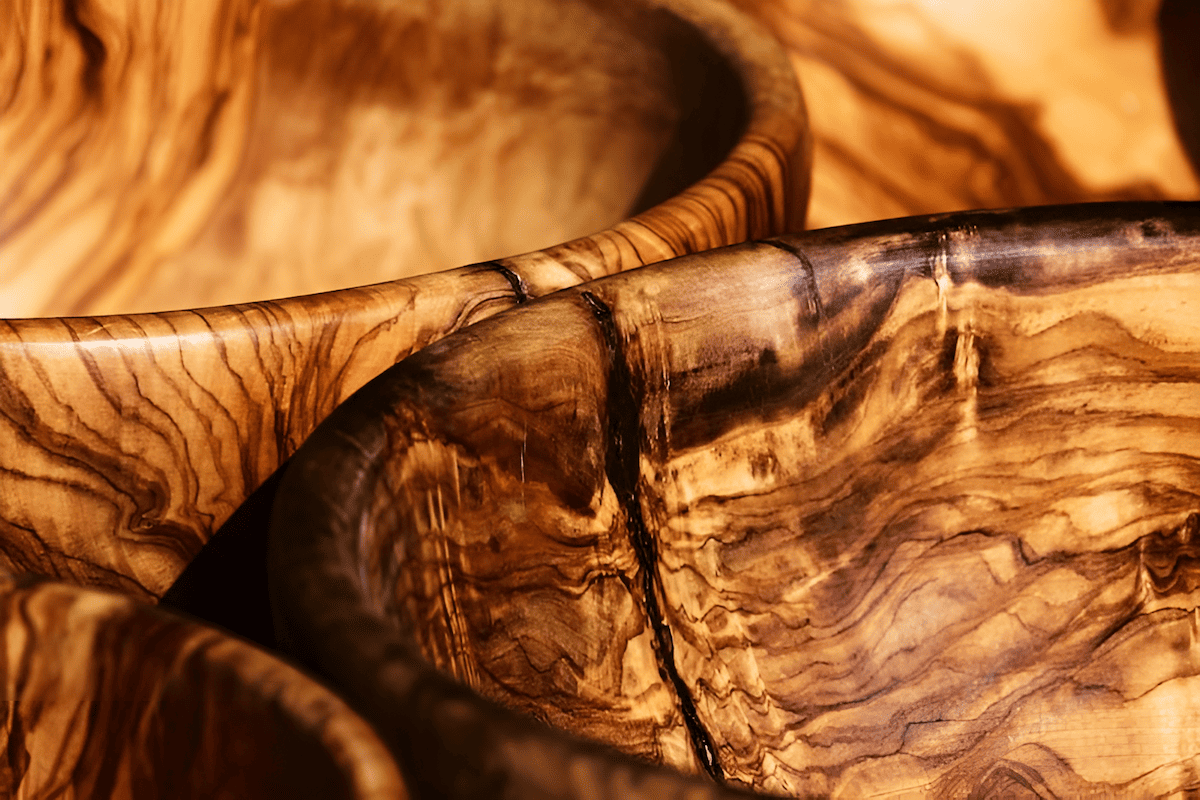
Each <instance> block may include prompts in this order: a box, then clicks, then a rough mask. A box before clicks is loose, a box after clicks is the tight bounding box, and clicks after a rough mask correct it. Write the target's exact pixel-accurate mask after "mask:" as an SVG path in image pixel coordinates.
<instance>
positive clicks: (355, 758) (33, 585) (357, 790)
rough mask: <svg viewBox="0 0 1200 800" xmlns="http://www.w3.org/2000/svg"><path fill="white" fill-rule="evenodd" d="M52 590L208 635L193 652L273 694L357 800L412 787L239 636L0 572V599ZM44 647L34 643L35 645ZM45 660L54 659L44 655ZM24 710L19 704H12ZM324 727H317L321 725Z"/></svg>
mask: <svg viewBox="0 0 1200 800" xmlns="http://www.w3.org/2000/svg"><path fill="white" fill-rule="evenodd" d="M39 591H50V592H58V593H62V594H66V595H68V596H69V598H70V602H71V603H72V604H73V608H72V614H73V615H74V618H75V619H76V620H78V619H79V618H80V617H81V616H82V617H84V618H95V617H110V616H114V615H120V616H127V617H134V618H137V619H145V620H150V619H156V620H159V621H160V622H161V621H166V622H167V623H168V624H169V625H170V626H172V627H174V628H177V629H184V630H186V631H188V632H189V633H191V634H193V635H196V636H203V637H205V639H206V641H205V646H204V647H201V648H197V650H196V653H197V654H198V655H199V656H200V658H201V659H202V661H203V662H204V663H205V664H208V665H211V666H212V667H213V668H218V669H228V670H231V671H232V672H233V674H235V675H237V676H238V678H239V679H240V680H242V681H244V682H245V685H246V686H248V687H249V688H251V689H252V690H255V691H256V692H257V691H259V690H272V689H274V690H276V691H275V693H274V694H273V695H271V696H270V697H267V696H266V695H263V696H264V699H266V700H268V701H269V702H271V703H273V704H275V705H277V707H278V708H280V709H282V710H283V711H284V712H285V713H286V714H287V715H288V716H289V717H290V718H292V719H294V720H295V721H296V722H297V724H298V725H299V726H300V727H302V728H306V729H308V730H309V731H311V732H312V733H314V734H315V735H316V736H317V738H318V739H320V741H321V743H322V745H323V746H324V747H325V749H326V751H327V752H328V753H329V754H330V756H331V758H332V759H333V760H334V761H335V762H336V763H338V764H339V766H340V767H341V770H342V772H343V774H345V775H346V776H347V778H348V779H349V780H348V783H349V784H350V786H351V787H352V791H353V792H354V795H353V796H354V797H356V798H361V800H385V798H386V799H387V800H401V798H406V797H408V789H407V786H406V785H405V783H404V780H403V778H402V777H401V775H400V772H399V770H398V769H397V767H396V763H395V761H394V760H393V758H392V755H391V753H390V752H389V751H388V749H387V748H386V747H385V746H384V744H383V743H382V741H381V740H380V739H379V737H378V736H377V734H376V733H375V731H374V729H373V728H372V727H371V726H370V725H369V724H368V723H367V722H366V721H365V720H364V719H363V718H362V717H361V716H359V714H358V713H357V712H355V711H354V710H353V709H351V708H350V707H349V706H348V705H347V704H346V703H345V701H343V700H342V699H341V698H340V697H339V696H338V695H336V694H335V693H334V692H332V691H331V690H330V689H328V688H327V687H326V686H324V685H322V684H321V683H319V682H318V681H316V680H314V679H313V678H311V677H310V676H308V675H306V674H305V673H304V672H302V671H300V670H299V669H298V668H296V667H295V666H293V665H292V664H290V663H288V662H287V661H285V660H283V659H282V658H280V657H279V656H277V655H274V654H271V653H268V652H267V651H265V650H262V649H261V648H259V647H257V646H255V645H254V644H252V643H250V642H247V641H245V640H243V639H241V638H240V637H238V636H236V635H234V634H230V633H227V632H225V631H222V630H221V629H219V628H215V627H212V626H210V625H206V624H205V623H203V622H202V621H199V620H195V619H192V618H191V617H188V616H187V615H184V614H179V613H175V612H171V611H167V610H164V609H162V608H159V607H156V606H152V605H148V604H145V603H141V602H138V601H136V600H134V599H132V598H130V597H128V596H126V595H122V594H118V593H115V592H111V591H104V590H98V589H91V588H87V587H82V586H76V585H73V584H69V583H63V582H61V581H55V580H50V579H45V578H41V577H37V576H10V575H9V574H7V573H5V572H3V571H0V594H4V595H8V594H12V593H15V592H39ZM38 646H40V643H39V644H35V647H38ZM40 657H42V658H50V657H52V655H51V653H48V652H44V653H41V654H40ZM13 702H14V703H17V704H19V703H20V698H13ZM318 726H319V727H318Z"/></svg>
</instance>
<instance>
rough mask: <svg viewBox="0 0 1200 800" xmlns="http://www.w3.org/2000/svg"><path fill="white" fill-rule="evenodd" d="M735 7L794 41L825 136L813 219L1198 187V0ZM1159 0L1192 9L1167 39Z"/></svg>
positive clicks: (1190, 193)
mask: <svg viewBox="0 0 1200 800" xmlns="http://www.w3.org/2000/svg"><path fill="white" fill-rule="evenodd" d="M738 5H739V6H740V7H742V8H743V9H744V10H745V11H746V12H748V13H750V14H753V15H755V16H757V17H758V18H759V19H761V20H763V21H764V22H765V23H766V24H767V25H768V26H769V27H770V28H771V29H772V30H773V31H774V32H775V33H776V35H777V36H779V38H780V40H781V41H783V42H784V44H785V46H786V47H787V49H788V51H789V54H790V55H791V57H792V63H793V65H794V66H795V68H796V72H797V74H798V76H799V78H800V82H801V84H802V85H803V86H804V94H805V98H806V100H807V104H808V108H809V111H810V115H811V124H812V131H813V139H814V158H813V195H812V202H811V206H810V213H809V224H810V226H811V227H814V228H819V227H826V226H830V225H844V224H849V223H855V222H866V221H869V220H874V219H885V218H889V217H900V216H907V215H911V214H930V213H939V212H949V211H957V210H962V209H970V208H1010V207H1015V206H1027V205H1041V204H1047V203H1075V202H1091V201H1104V200H1155V199H1163V200H1166V199H1177V200H1194V199H1197V198H1200V184H1198V183H1197V179H1196V176H1197V173H1196V172H1195V171H1194V170H1192V169H1189V164H1188V161H1187V158H1186V157H1185V152H1184V148H1182V147H1181V146H1180V138H1179V137H1177V136H1176V133H1175V132H1176V128H1175V126H1174V125H1173V124H1172V117H1173V114H1172V111H1173V110H1174V112H1175V113H1174V117H1175V119H1177V120H1181V121H1182V122H1183V123H1184V125H1183V127H1182V128H1180V129H1179V131H1180V133H1181V134H1182V136H1183V138H1184V140H1185V141H1187V142H1194V141H1195V140H1196V134H1195V133H1194V132H1193V131H1194V129H1195V128H1196V122H1195V119H1196V114H1197V112H1196V111H1195V108H1194V106H1195V102H1194V98H1195V94H1194V90H1193V89H1192V88H1191V87H1192V86H1194V85H1195V83H1196V81H1195V66H1196V62H1195V58H1194V56H1192V55H1189V54H1190V53H1193V52H1194V47H1192V46H1191V43H1192V42H1193V41H1194V40H1195V37H1196V34H1197V23H1196V21H1195V20H1194V19H1189V15H1191V14H1192V12H1190V11H1188V10H1186V9H1185V7H1186V6H1190V4H1189V3H1186V2H1183V3H1175V2H1174V0H1166V2H1165V3H1163V2H1162V0H1062V1H1061V2H1057V3H1055V4H1054V6H1053V7H1052V8H1051V7H1047V6H1046V4H1044V3H1039V2H1036V0H1011V1H1010V2H1006V3H1003V4H997V3H991V2H987V0H955V2H953V3H943V2H931V1H930V0H913V1H912V2H895V0H741V2H739V3H738ZM1160 5H1162V6H1163V8H1164V10H1165V11H1166V10H1171V9H1173V8H1174V7H1178V10H1171V11H1170V17H1171V21H1170V22H1169V23H1168V27H1166V28H1164V29H1163V33H1162V35H1161V36H1160V31H1159V30H1158V29H1156V24H1155V15H1156V11H1157V10H1158V8H1159V6H1160ZM1164 37H1165V39H1164V41H1163V43H1162V46H1161V48H1160V38H1164ZM1176 41H1177V42H1178V45H1173V44H1172V43H1173V42H1176ZM1162 48H1165V49H1166V50H1167V51H1168V52H1167V53H1166V54H1167V55H1168V56H1170V59H1169V60H1168V61H1166V63H1165V67H1166V70H1165V72H1166V75H1165V77H1166V79H1167V83H1168V85H1169V86H1170V88H1172V96H1171V97H1169V96H1168V93H1167V91H1166V90H1165V89H1164V74H1163V73H1164V70H1163V69H1162V68H1161V67H1160V53H1161V52H1162ZM1171 64H1177V66H1175V67H1171ZM1169 100H1170V101H1173V102H1171V103H1169ZM1172 106H1173V108H1172ZM1191 146H1192V147H1195V145H1194V144H1193V145H1191Z"/></svg>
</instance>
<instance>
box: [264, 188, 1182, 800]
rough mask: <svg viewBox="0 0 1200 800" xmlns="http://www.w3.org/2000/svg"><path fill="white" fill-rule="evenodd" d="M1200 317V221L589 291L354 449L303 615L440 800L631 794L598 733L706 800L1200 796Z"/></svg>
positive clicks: (331, 447)
mask: <svg viewBox="0 0 1200 800" xmlns="http://www.w3.org/2000/svg"><path fill="white" fill-rule="evenodd" d="M1198 308H1200V204H1152V203H1146V204H1116V205H1110V204H1100V205H1084V206H1062V207H1045V208H1036V209H1028V210H1019V211H1006V212H976V213H961V214H956V215H950V216H944V217H932V218H913V219H905V220H897V221H888V222H878V223H870V224H866V225H860V226H853V227H847V228H837V229H830V230H825V231H817V232H812V233H807V234H798V235H794V236H787V237H781V238H778V239H774V240H769V241H766V242H763V243H758V244H752V245H744V246H740V247H735V248H727V249H723V250H718V251H714V252H711V253H706V254H703V255H697V256H690V257H687V258H683V259H679V260H677V261H674V262H671V263H669V264H666V265H662V266H660V267H656V268H648V269H645V270H639V271H638V272H637V273H634V274H630V275H623V276H615V277H613V278H609V279H605V280H602V281H599V282H596V283H593V284H591V285H589V286H587V287H581V288H578V289H572V290H568V291H566V292H563V293H560V294H558V295H556V296H554V297H552V298H546V299H544V300H541V301H538V302H537V303H532V304H530V305H529V306H527V307H525V308H522V309H517V310H515V311H514V312H512V313H510V314H506V315H504V316H503V317H500V318H497V319H494V320H489V321H487V322H485V323H483V324H481V325H478V326H475V327H473V328H472V329H470V330H468V331H463V332H461V333H458V334H456V335H454V336H451V337H448V338H446V339H444V340H443V341H441V342H438V343H437V344H435V345H433V346H431V347H429V348H426V349H425V350H423V351H422V352H421V353H418V354H417V355H415V356H413V357H411V358H409V359H407V360H405V361H404V362H402V363H400V364H399V365H397V366H396V367H394V368H392V369H391V370H389V371H388V372H386V373H384V375H382V376H381V377H380V378H379V379H378V380H376V381H374V382H372V383H371V384H369V385H368V386H367V387H366V388H364V389H363V390H362V391H361V392H360V393H359V394H357V395H356V396H355V397H353V398H351V399H350V400H349V401H348V402H347V403H346V404H345V405H344V406H343V407H341V408H340V409H338V411H337V412H335V413H334V415H333V416H331V418H330V419H329V420H328V421H327V422H326V423H325V424H323V425H322V426H321V427H320V428H319V429H318V431H317V432H316V433H315V434H314V435H313V437H312V438H311V439H310V440H309V442H308V443H306V444H305V446H304V447H303V448H302V449H301V451H300V453H299V454H298V455H297V457H296V459H295V460H294V462H293V463H292V465H291V466H290V467H289V469H288V471H287V472H286V473H285V476H284V482H283V485H282V487H281V489H280V493H279V497H278V501H277V504H276V516H275V518H274V520H273V523H272V531H271V537H272V538H271V581H272V583H271V589H272V593H273V599H274V602H275V607H276V612H277V614H278V619H279V620H280V621H281V623H282V624H283V627H284V629H285V633H286V638H287V640H288V641H289V643H290V646H291V647H292V648H294V651H295V652H296V653H298V654H299V655H300V656H301V657H302V658H303V659H304V660H306V661H307V662H308V663H310V664H312V665H313V666H315V667H316V668H317V669H319V670H320V671H321V672H322V673H323V674H324V675H326V676H327V677H328V679H329V680H330V681H332V682H333V683H334V684H335V685H337V686H338V687H340V689H341V690H342V691H344V692H345V693H346V697H347V698H348V699H349V700H350V702H351V704H352V705H355V706H356V707H358V708H359V709H360V710H361V711H362V712H363V713H364V714H365V715H367V716H368V717H369V718H370V719H371V720H372V721H373V722H374V723H375V724H376V726H377V727H378V729H379V730H380V731H381V733H382V734H383V735H384V737H385V738H386V739H387V740H388V742H389V744H390V745H391V746H392V747H393V749H394V750H395V751H396V752H397V754H398V756H399V757H400V758H401V760H402V765H403V766H404V768H405V769H406V770H407V772H408V775H409V776H410V777H411V778H412V780H413V786H414V787H419V788H420V789H421V791H423V792H426V793H427V794H429V795H430V796H435V795H439V794H448V795H453V796H462V797H467V796H473V793H475V792H478V793H480V795H492V796H521V795H520V792H521V791H533V789H532V788H530V787H537V791H544V792H546V796H551V797H583V796H589V797H592V796H601V795H603V794H604V791H605V790H606V791H608V794H609V795H611V796H617V795H618V794H620V791H618V790H617V789H615V788H613V787H614V786H615V779H611V780H609V778H610V776H612V775H615V774H622V775H623V774H627V773H628V771H629V770H630V769H632V767H630V766H628V762H626V761H623V760H622V758H618V757H617V756H612V757H610V759H609V760H608V762H607V763H608V764H609V765H610V766H609V767H608V771H605V770H602V769H600V768H599V767H595V768H593V767H591V766H588V767H586V768H585V767H579V768H578V770H579V771H577V769H576V767H575V766H573V765H575V764H577V763H586V764H589V765H590V764H591V763H592V761H589V760H587V758H591V759H601V760H603V757H602V756H599V755H595V754H594V752H592V751H587V752H588V753H591V755H589V756H588V757H587V758H584V757H583V756H576V755H572V753H574V752H575V750H573V748H575V747H577V745H576V744H575V742H576V740H575V739H573V738H571V737H569V736H567V735H566V734H563V733H561V731H569V732H570V733H571V734H573V735H577V736H581V737H586V738H588V739H591V740H594V741H598V742H602V743H605V744H607V745H610V746H612V747H615V748H618V749H620V750H621V751H623V752H624V753H625V754H627V755H632V756H634V757H636V758H638V759H643V760H648V761H650V762H657V763H661V764H665V765H667V766H669V767H673V768H675V769H676V770H678V771H680V772H681V773H687V774H690V775H691V776H692V777H689V778H687V779H685V778H683V777H682V776H678V777H676V778H675V779H674V780H675V781H676V783H674V784H671V783H670V782H671V780H672V779H671V778H669V777H665V775H666V773H664V774H663V775H664V776H663V777H660V778H658V779H656V780H661V781H663V782H664V783H663V785H664V786H667V785H671V786H673V789H672V790H671V791H673V792H676V793H677V794H675V795H672V796H682V793H683V792H684V791H685V790H686V787H688V786H691V785H694V783H693V782H694V781H695V780H697V779H696V777H695V776H696V775H697V774H700V775H704V774H707V775H708V776H709V778H710V779H711V783H710V791H711V792H712V793H717V792H718V791H719V787H720V786H721V785H727V786H738V787H750V788H753V789H756V790H761V791H766V792H779V793H784V794H792V795H800V796H808V795H815V796H835V797H866V796H879V795H885V796H889V797H892V796H896V797H984V796H988V797H991V796H996V797H1008V796H1038V797H1063V798H1066V797H1081V796H1101V795H1103V796H1111V795H1117V796H1128V797H1148V796H1165V795H1171V794H1172V793H1188V792H1195V791H1198V790H1200V699H1198V698H1200V643H1198V639H1200V634H1198V633H1197V631H1198V630H1200V544H1198V542H1200V538H1198V537H1200V400H1198V398H1200V385H1198V384H1200V315H1198ZM423 659H426V660H427V662H428V664H432V665H434V666H436V668H437V669H438V670H440V671H441V672H439V673H433V672H432V668H431V667H430V666H428V664H427V663H426V661H425V660H423ZM454 680H457V681H459V682H461V685H462V686H463V687H469V688H470V689H471V690H473V691H474V692H477V693H478V695H480V698H475V697H474V696H473V695H470V694H468V693H467V691H466V689H465V688H456V685H455V684H454V683H453V682H452V681H454ZM483 698H486V699H483ZM493 704H497V705H493ZM499 706H503V707H506V708H508V709H512V710H515V711H516V712H523V713H524V714H527V715H530V716H532V717H535V718H537V719H539V720H542V721H543V722H545V723H547V724H548V726H549V727H545V728H541V729H540V730H539V729H533V728H531V727H526V728H520V727H518V723H517V722H514V721H513V720H514V719H516V718H515V717H512V716H509V714H510V713H511V712H501V711H500V710H498V708H499ZM532 724H533V723H532V722H529V723H526V725H527V726H532ZM514 730H515V731H518V732H519V733H514ZM554 730H557V731H560V733H554V732H552V731H554ZM435 742H436V744H435ZM437 748H444V749H445V751H446V753H448V755H446V756H445V759H446V760H444V761H438V760H437V758H436V756H435V754H434V753H433V752H431V750H436V749H437ZM531 752H537V753H539V754H540V755H539V757H538V758H539V759H540V760H537V761H536V762H533V763H535V764H536V765H535V766H531V765H530V763H531V759H532V756H531V755H530V753H531ZM577 757H578V758H581V759H584V760H583V761H581V762H576V761H574V760H573V759H574V758H577ZM597 774H598V775H600V776H601V777H600V778H597V779H596V781H597V782H598V783H599V784H601V789H599V790H597V791H600V792H601V795H595V794H588V792H590V791H592V790H593V788H594V787H591V785H590V784H588V783H587V781H585V780H584V779H583V778H579V775H584V776H595V775H597ZM605 780H608V783H605ZM581 781H582V783H581ZM464 787H465V788H464ZM643 789H644V794H645V795H646V796H653V795H654V792H653V791H651V790H650V789H646V788H645V787H643ZM664 792H665V790H664Z"/></svg>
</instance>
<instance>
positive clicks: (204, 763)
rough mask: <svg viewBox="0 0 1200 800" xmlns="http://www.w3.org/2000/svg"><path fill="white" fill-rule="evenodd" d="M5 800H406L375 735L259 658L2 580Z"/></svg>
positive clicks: (156, 621)
mask: <svg viewBox="0 0 1200 800" xmlns="http://www.w3.org/2000/svg"><path fill="white" fill-rule="evenodd" d="M0 632H2V634H3V636H2V641H3V642H4V648H3V652H2V655H0V685H2V686H3V692H4V703H3V704H0V794H3V796H4V797H12V798H25V800H41V798H79V800H83V798H88V799H89V800H108V798H113V799H114V800H116V798H141V799H142V800H152V799H154V798H162V800H182V799H183V798H196V800H202V799H203V800H209V798H215V797H220V798H227V799H228V800H270V799H272V798H279V797H295V798H302V797H303V798H322V800H324V799H325V798H346V800H352V799H353V800H403V798H406V797H408V793H407V791H406V789H405V787H404V784H403V783H402V782H401V779H400V775H399V773H398V772H397V770H396V767H395V764H394V763H393V762H392V759H391V757H390V756H389V754H388V752H387V750H386V749H385V748H384V747H383V745H382V744H381V743H380V741H379V739H378V738H377V737H376V736H375V734H374V733H373V732H372V731H371V729H370V728H369V727H368V726H367V724H366V723H365V722H363V721H362V719H360V718H359V717H358V716H357V715H355V714H354V713H353V712H351V711H350V710H349V709H348V708H346V706H345V704H344V703H342V702H341V701H340V700H338V699H337V698H336V697H334V696H333V695H332V694H330V693H329V691H328V690H326V689H324V688H323V687H321V686H320V685H318V684H317V683H316V682H314V681H313V680H312V679H310V678H308V677H306V676H304V675H302V674H301V673H300V672H298V671H297V670H296V669H294V668H292V667H290V666H287V665H285V664H283V663H282V662H280V661H279V660H278V659H276V658H273V657H271V656H268V655H267V654H266V653H263V652H262V651H260V650H257V649H255V648H254V647H251V646H250V645H248V644H246V643H244V642H241V641H238V640H236V639H233V638H231V637H228V636H225V635H222V634H220V633H217V632H216V631H214V630H210V629H206V628H204V627H203V626H201V625H199V624H197V623H194V622H188V621H185V620H184V619H182V618H179V617H175V616H172V615H169V614H167V613H165V612H162V611H160V610H158V609H155V608H151V607H148V606H146V605H143V604H141V603H137V602H134V601H132V600H130V599H129V598H126V597H121V596H117V595H112V594H107V593H103V592H98V591H93V590H87V589H80V588H78V587H73V586H67V585H63V584H55V583H16V582H14V581H13V580H12V579H10V578H8V577H7V576H3V577H0Z"/></svg>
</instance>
